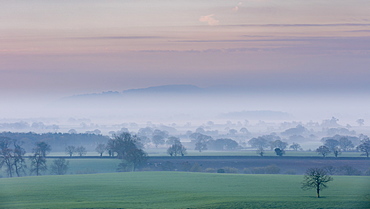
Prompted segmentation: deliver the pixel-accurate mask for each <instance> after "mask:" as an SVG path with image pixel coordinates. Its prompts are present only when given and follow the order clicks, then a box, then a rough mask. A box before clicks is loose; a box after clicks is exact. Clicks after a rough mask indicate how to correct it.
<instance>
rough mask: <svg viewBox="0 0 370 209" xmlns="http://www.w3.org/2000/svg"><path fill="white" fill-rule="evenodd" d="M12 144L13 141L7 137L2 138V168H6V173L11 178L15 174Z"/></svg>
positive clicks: (0, 150)
mask: <svg viewBox="0 0 370 209" xmlns="http://www.w3.org/2000/svg"><path fill="white" fill-rule="evenodd" d="M11 144H12V139H9V138H7V137H1V138H0V167H2V166H4V165H5V166H6V172H7V174H8V176H9V177H13V173H14V167H13V165H14V158H13V149H12V148H11Z"/></svg>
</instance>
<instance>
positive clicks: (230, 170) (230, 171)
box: [222, 167, 239, 173]
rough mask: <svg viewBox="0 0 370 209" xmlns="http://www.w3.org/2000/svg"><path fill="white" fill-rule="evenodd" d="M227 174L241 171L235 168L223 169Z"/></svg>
mask: <svg viewBox="0 0 370 209" xmlns="http://www.w3.org/2000/svg"><path fill="white" fill-rule="evenodd" d="M222 169H223V170H224V171H225V173H238V172H239V170H238V169H237V168H233V167H223V168H222Z"/></svg>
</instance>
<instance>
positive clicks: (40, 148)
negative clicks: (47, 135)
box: [33, 142, 51, 157]
mask: <svg viewBox="0 0 370 209" xmlns="http://www.w3.org/2000/svg"><path fill="white" fill-rule="evenodd" d="M50 151H51V146H50V145H49V144H48V143H46V142H38V143H36V147H35V148H34V149H33V152H34V153H39V154H40V155H42V157H46V155H47V154H49V152H50Z"/></svg>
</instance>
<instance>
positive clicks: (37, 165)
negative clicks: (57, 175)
mask: <svg viewBox="0 0 370 209" xmlns="http://www.w3.org/2000/svg"><path fill="white" fill-rule="evenodd" d="M30 160H31V173H36V176H39V175H41V172H42V171H46V170H47V166H46V159H45V157H43V156H42V154H40V153H34V155H32V156H30Z"/></svg>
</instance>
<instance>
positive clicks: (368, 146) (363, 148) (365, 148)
mask: <svg viewBox="0 0 370 209" xmlns="http://www.w3.org/2000/svg"><path fill="white" fill-rule="evenodd" d="M357 150H359V151H360V152H364V153H365V155H366V157H369V153H370V139H369V138H368V137H366V138H365V139H363V140H361V144H360V145H358V146H357Z"/></svg>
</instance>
